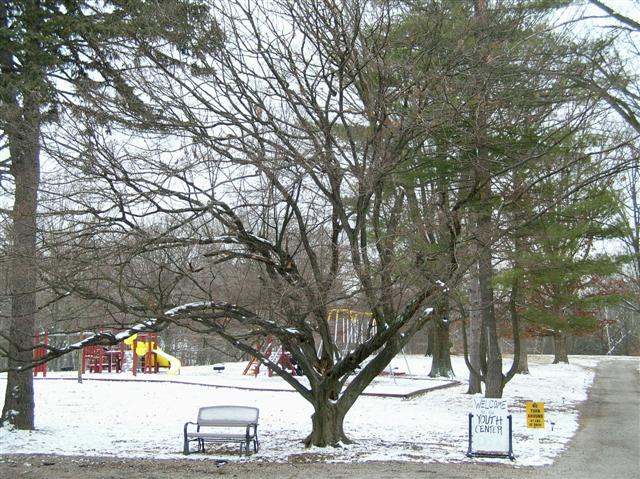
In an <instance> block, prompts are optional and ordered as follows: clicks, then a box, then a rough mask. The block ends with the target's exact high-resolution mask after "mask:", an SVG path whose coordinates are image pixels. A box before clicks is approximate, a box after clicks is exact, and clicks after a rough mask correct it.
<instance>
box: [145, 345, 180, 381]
mask: <svg viewBox="0 0 640 479" xmlns="http://www.w3.org/2000/svg"><path fill="white" fill-rule="evenodd" d="M151 352H153V353H156V358H157V360H158V365H159V366H160V367H163V368H167V367H168V368H169V370H168V371H167V374H173V375H176V374H180V368H181V367H182V363H181V362H180V360H179V359H178V358H175V357H173V356H171V355H170V354H167V353H165V352H164V351H163V350H162V349H160V348H156V349H153V350H151Z"/></svg>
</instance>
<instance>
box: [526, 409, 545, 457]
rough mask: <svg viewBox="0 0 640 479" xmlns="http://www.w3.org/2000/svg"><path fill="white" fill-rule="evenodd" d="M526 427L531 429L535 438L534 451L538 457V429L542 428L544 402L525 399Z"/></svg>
mask: <svg viewBox="0 0 640 479" xmlns="http://www.w3.org/2000/svg"><path fill="white" fill-rule="evenodd" d="M526 410H527V428H528V429H533V431H534V432H533V436H534V437H535V439H536V453H537V455H538V457H540V429H544V403H543V402H534V401H527V403H526Z"/></svg>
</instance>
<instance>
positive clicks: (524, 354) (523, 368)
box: [517, 320, 529, 374]
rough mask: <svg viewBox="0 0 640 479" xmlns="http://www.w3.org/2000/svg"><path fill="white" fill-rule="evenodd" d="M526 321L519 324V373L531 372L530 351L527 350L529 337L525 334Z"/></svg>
mask: <svg viewBox="0 0 640 479" xmlns="http://www.w3.org/2000/svg"><path fill="white" fill-rule="evenodd" d="M523 323H524V321H522V320H521V321H520V324H519V325H518V327H519V329H520V361H519V362H518V370H517V373H518V374H529V352H528V351H527V349H528V345H527V338H526V336H525V335H524V334H525V327H524V324H523Z"/></svg>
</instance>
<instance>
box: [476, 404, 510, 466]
mask: <svg viewBox="0 0 640 479" xmlns="http://www.w3.org/2000/svg"><path fill="white" fill-rule="evenodd" d="M508 414H509V413H508V411H507V400H506V399H487V398H473V404H472V410H471V419H470V424H469V429H470V430H469V433H470V444H469V447H470V452H472V453H474V454H505V455H509V454H511V450H510V447H509V446H510V444H509V439H510V438H509V421H508V419H507V416H508Z"/></svg>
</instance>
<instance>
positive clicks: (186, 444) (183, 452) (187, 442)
mask: <svg viewBox="0 0 640 479" xmlns="http://www.w3.org/2000/svg"><path fill="white" fill-rule="evenodd" d="M189 452H190V451H189V440H188V439H187V436H185V437H184V447H183V449H182V454H184V455H185V456H188V455H189Z"/></svg>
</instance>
